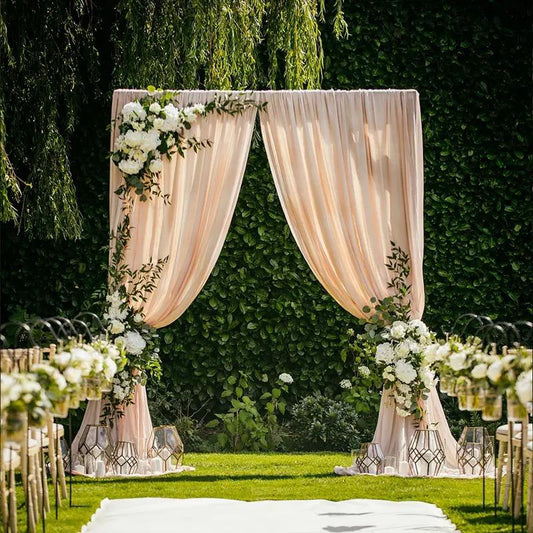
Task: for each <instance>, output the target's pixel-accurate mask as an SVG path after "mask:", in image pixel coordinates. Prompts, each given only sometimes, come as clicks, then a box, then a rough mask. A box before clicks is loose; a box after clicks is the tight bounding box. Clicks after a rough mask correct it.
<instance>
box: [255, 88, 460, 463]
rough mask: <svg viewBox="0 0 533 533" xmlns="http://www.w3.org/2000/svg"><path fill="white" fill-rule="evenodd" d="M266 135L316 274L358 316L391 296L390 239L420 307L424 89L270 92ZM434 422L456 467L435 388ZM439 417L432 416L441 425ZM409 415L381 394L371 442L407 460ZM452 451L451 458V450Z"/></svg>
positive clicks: (287, 208) (283, 197) (417, 313)
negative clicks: (405, 257) (403, 256)
mask: <svg viewBox="0 0 533 533" xmlns="http://www.w3.org/2000/svg"><path fill="white" fill-rule="evenodd" d="M268 102H269V103H268V106H267V110H266V112H265V113H262V114H261V117H260V118H261V130H262V133H263V139H264V142H265V147H266V151H267V155H268V159H269V162H270V167H271V169H272V174H273V176H274V181H275V184H276V189H277V192H278V195H279V198H280V201H281V205H282V207H283V211H284V213H285V216H286V217H287V221H288V223H289V226H290V228H291V231H292V234H293V236H294V238H295V240H296V243H297V244H298V247H299V248H300V250H301V252H302V254H303V256H304V257H305V259H306V261H307V263H308V264H309V266H310V268H311V270H312V271H313V273H314V275H315V276H316V278H317V279H318V280H319V281H320V283H321V284H322V285H323V287H324V288H325V289H326V290H327V291H328V292H329V293H330V294H331V296H332V297H333V298H335V300H336V301H337V302H338V303H339V305H341V306H342V307H344V309H346V310H347V311H348V312H350V313H352V314H353V315H355V316H357V317H363V316H365V313H364V311H363V307H364V306H366V305H369V304H370V298H371V297H372V296H376V297H378V298H383V297H385V296H387V295H388V294H390V290H389V289H388V288H387V283H388V282H389V280H390V273H389V272H388V271H387V269H386V268H385V267H384V264H385V262H386V256H387V255H389V254H390V241H394V242H395V243H396V244H398V245H400V246H401V247H402V248H403V250H405V251H406V252H407V253H408V254H409V255H410V258H411V279H410V281H411V284H412V294H411V303H412V311H413V313H412V314H413V318H419V317H421V316H422V313H423V310H424V282H423V272H422V262H423V252H424V233H423V232H424V228H423V156H422V128H421V120H420V108H419V100H418V93H417V92H416V91H413V90H407V91H395V90H388V91H316V92H309V91H301V92H292V91H291V92H283V91H282V92H278V93H270V94H269V96H268ZM427 407H428V418H429V419H430V420H431V421H438V423H439V426H438V427H439V429H440V430H441V434H442V435H443V437H444V439H445V440H446V443H447V449H448V451H449V453H450V454H452V455H453V457H452V456H450V461H452V462H453V461H454V456H455V441H454V440H453V437H452V436H451V433H450V432H449V429H448V424H447V422H446V418H445V416H444V413H443V411H442V408H441V406H440V401H439V398H438V395H437V393H436V391H435V390H433V391H432V392H431V398H430V401H429V402H428V406H427ZM435 419H436V420H435ZM414 429H415V427H414V424H413V420H412V418H407V419H406V418H402V417H400V416H398V415H397V414H396V411H395V409H394V406H393V404H392V403H391V401H390V400H389V399H388V398H387V394H386V393H384V394H383V397H382V401H381V406H380V414H379V421H378V425H377V429H376V433H375V436H374V440H375V441H376V442H380V443H381V445H382V447H383V450H384V453H385V455H394V456H397V457H398V456H399V457H400V458H403V456H404V454H405V453H406V451H407V444H408V442H409V439H410V437H411V435H412V433H413V432H414ZM452 449H453V452H452Z"/></svg>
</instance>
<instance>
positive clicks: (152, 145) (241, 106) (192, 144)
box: [111, 87, 264, 201]
mask: <svg viewBox="0 0 533 533" xmlns="http://www.w3.org/2000/svg"><path fill="white" fill-rule="evenodd" d="M177 97H178V94H177V93H170V92H156V91H155V88H154V87H149V89H148V95H147V96H144V97H143V98H140V99H139V100H134V101H133V102H129V103H128V104H126V105H125V106H124V107H123V108H122V111H121V113H120V120H119V126H118V129H119V135H118V137H117V138H116V140H115V144H114V147H113V152H112V153H111V159H112V161H113V162H114V163H115V165H117V166H118V168H119V169H120V171H121V172H122V173H123V174H124V180H125V183H124V184H123V185H122V186H121V187H119V189H118V194H122V193H123V192H125V191H127V190H129V189H132V190H134V191H135V193H136V194H137V195H139V196H140V199H141V200H142V201H146V200H147V199H148V197H149V196H150V194H151V193H154V194H155V195H158V196H161V194H160V190H159V184H158V174H159V173H160V172H161V171H162V170H163V159H164V158H165V157H166V158H170V156H171V155H172V154H174V153H176V152H177V153H179V154H180V155H183V154H184V151H185V150H187V149H189V148H192V149H193V150H195V151H196V150H198V149H199V148H203V147H206V146H210V144H211V143H210V141H198V140H197V139H195V138H194V137H191V136H186V134H185V132H186V131H187V130H189V129H190V128H191V126H192V124H193V123H194V122H195V121H196V120H197V119H198V118H199V117H204V116H206V115H207V114H208V113H212V112H214V111H216V112H218V113H228V114H231V115H236V114H239V113H242V112H243V111H244V110H246V109H247V108H248V107H252V106H253V107H257V108H259V109H262V108H263V107H264V104H257V103H255V102H254V101H253V100H249V99H247V98H246V97H245V96H244V95H243V94H237V95H217V96H215V97H214V99H213V100H211V101H210V102H208V103H206V104H205V105H204V104H199V103H197V104H194V105H188V106H185V107H181V106H179V104H178V102H177Z"/></svg>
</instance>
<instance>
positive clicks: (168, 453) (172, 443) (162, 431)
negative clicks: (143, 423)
mask: <svg viewBox="0 0 533 533" xmlns="http://www.w3.org/2000/svg"><path fill="white" fill-rule="evenodd" d="M184 452H185V448H184V446H183V442H182V440H181V437H180V436H179V433H178V430H177V429H176V427H175V426H157V427H155V428H154V429H153V430H152V432H151V433H150V437H149V438H148V456H149V457H150V458H155V457H159V458H160V459H161V460H162V461H163V471H168V470H171V468H170V467H171V466H172V458H174V459H175V461H176V466H179V465H180V464H181V462H182V460H183V455H184Z"/></svg>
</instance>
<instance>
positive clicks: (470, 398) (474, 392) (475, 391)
mask: <svg viewBox="0 0 533 533" xmlns="http://www.w3.org/2000/svg"><path fill="white" fill-rule="evenodd" d="M484 405H485V390H484V388H483V387H480V386H478V385H472V386H470V387H468V388H467V391H466V410H467V411H481V410H482V409H483V407H484Z"/></svg>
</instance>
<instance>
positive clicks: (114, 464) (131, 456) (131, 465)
mask: <svg viewBox="0 0 533 533" xmlns="http://www.w3.org/2000/svg"><path fill="white" fill-rule="evenodd" d="M138 464H139V455H138V453H137V447H136V446H135V444H133V442H127V441H122V440H120V441H118V442H117V443H116V444H115V447H114V448H113V452H112V453H111V468H112V469H113V472H114V473H115V474H126V475H129V474H135V472H137V466H138Z"/></svg>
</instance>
